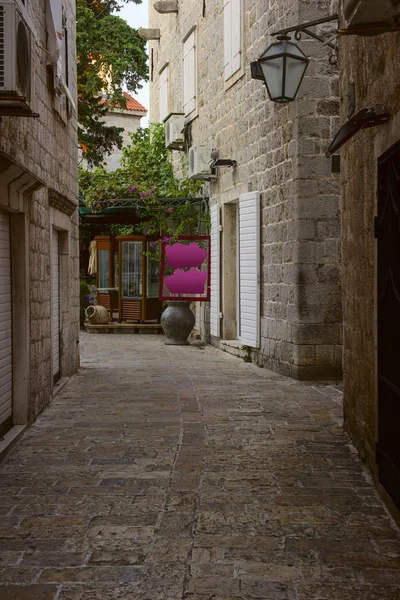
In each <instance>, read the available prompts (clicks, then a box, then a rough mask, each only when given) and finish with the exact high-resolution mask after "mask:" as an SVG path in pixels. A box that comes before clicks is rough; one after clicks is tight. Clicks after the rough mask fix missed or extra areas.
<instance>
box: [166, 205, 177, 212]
mask: <svg viewBox="0 0 400 600" xmlns="http://www.w3.org/2000/svg"><path fill="white" fill-rule="evenodd" d="M167 211H168V212H169V213H173V212H175V209H174V207H173V206H170V207H169V208H168V209H167Z"/></svg>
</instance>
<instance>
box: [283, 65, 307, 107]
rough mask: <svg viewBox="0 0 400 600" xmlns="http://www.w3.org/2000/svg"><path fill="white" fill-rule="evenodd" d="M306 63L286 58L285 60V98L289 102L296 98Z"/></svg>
mask: <svg viewBox="0 0 400 600" xmlns="http://www.w3.org/2000/svg"><path fill="white" fill-rule="evenodd" d="M306 68H307V63H306V62H304V61H303V60H297V59H296V58H291V57H290V56H288V57H287V58H286V81H285V96H286V97H287V98H290V99H291V100H292V99H293V100H294V98H295V97H296V94H297V90H298V89H299V86H300V83H301V81H302V79H303V75H304V72H305V70H306Z"/></svg>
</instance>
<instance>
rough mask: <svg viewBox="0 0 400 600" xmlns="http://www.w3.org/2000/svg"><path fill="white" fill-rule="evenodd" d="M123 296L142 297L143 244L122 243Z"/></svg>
mask: <svg viewBox="0 0 400 600" xmlns="http://www.w3.org/2000/svg"><path fill="white" fill-rule="evenodd" d="M121 246H122V296H123V297H124V298H141V296H142V242H122V244H121Z"/></svg>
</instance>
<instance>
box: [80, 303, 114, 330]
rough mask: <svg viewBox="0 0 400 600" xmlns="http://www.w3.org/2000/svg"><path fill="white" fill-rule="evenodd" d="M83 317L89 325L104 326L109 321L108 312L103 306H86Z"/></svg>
mask: <svg viewBox="0 0 400 600" xmlns="http://www.w3.org/2000/svg"><path fill="white" fill-rule="evenodd" d="M85 315H86V316H87V318H88V320H89V323H90V324H91V325H105V324H106V323H108V322H109V320H110V315H109V314H108V310H107V309H106V308H105V307H104V306H99V305H97V306H88V307H87V309H86V310H85Z"/></svg>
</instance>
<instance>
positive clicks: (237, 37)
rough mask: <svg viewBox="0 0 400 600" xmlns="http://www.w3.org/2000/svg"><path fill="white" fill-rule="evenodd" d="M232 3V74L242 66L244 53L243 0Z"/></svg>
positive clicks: (232, 0) (233, 0)
mask: <svg viewBox="0 0 400 600" xmlns="http://www.w3.org/2000/svg"><path fill="white" fill-rule="evenodd" d="M231 3H232V59H231V64H232V75H233V74H234V73H236V71H239V69H240V67H241V54H242V0H231Z"/></svg>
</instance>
